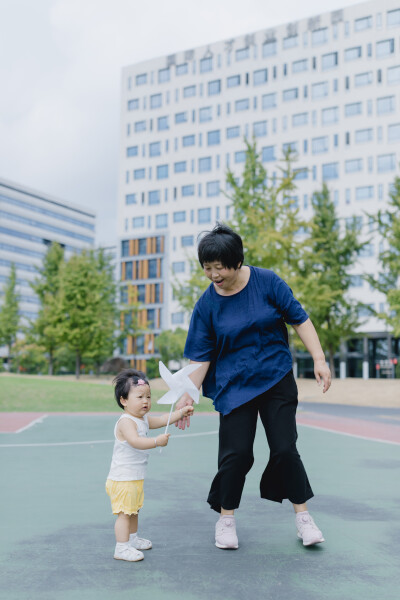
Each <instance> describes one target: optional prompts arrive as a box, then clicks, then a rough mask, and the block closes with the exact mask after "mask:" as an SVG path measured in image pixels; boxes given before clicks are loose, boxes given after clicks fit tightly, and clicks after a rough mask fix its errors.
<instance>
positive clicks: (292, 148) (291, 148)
mask: <svg viewBox="0 0 400 600" xmlns="http://www.w3.org/2000/svg"><path fill="white" fill-rule="evenodd" d="M282 152H283V154H286V153H287V152H292V153H293V152H294V153H295V154H298V152H299V144H298V142H287V143H286V144H282Z"/></svg>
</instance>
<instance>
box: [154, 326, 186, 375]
mask: <svg viewBox="0 0 400 600" xmlns="http://www.w3.org/2000/svg"><path fill="white" fill-rule="evenodd" d="M186 336H187V332H186V331H185V330H184V329H182V328H181V327H177V328H176V329H175V330H173V331H172V330H171V329H166V330H164V331H163V332H161V333H160V335H159V336H158V337H157V339H156V349H157V350H158V352H159V353H160V355H161V360H162V361H163V363H164V364H165V365H167V366H168V363H169V361H170V360H176V361H177V362H180V361H181V360H182V358H183V350H184V348H185V342H186Z"/></svg>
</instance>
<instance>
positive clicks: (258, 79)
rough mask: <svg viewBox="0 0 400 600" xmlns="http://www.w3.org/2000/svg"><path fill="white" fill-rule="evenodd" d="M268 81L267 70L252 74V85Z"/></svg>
mask: <svg viewBox="0 0 400 600" xmlns="http://www.w3.org/2000/svg"><path fill="white" fill-rule="evenodd" d="M267 81H268V71H267V69H259V70H258V71H254V73H253V85H262V84H263V83H267Z"/></svg>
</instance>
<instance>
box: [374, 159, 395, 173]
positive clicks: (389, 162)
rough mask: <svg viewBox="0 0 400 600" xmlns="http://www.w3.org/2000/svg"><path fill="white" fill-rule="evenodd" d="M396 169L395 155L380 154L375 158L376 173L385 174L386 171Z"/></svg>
mask: <svg viewBox="0 0 400 600" xmlns="http://www.w3.org/2000/svg"><path fill="white" fill-rule="evenodd" d="M395 169H396V155H395V154H381V155H380V156H378V157H377V170H378V173H387V172H388V171H394V170H395Z"/></svg>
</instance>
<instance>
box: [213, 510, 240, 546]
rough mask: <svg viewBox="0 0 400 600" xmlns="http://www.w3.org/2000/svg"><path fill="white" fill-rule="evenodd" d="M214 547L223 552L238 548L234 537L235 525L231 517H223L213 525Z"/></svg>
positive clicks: (235, 536)
mask: <svg viewBox="0 0 400 600" xmlns="http://www.w3.org/2000/svg"><path fill="white" fill-rule="evenodd" d="M215 545H216V546H217V548H223V549H224V550H228V549H229V550H236V548H238V547H239V542H238V538H237V535H236V523H235V517H234V516H233V515H224V516H221V517H220V518H219V520H218V521H217V524H216V525H215Z"/></svg>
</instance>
